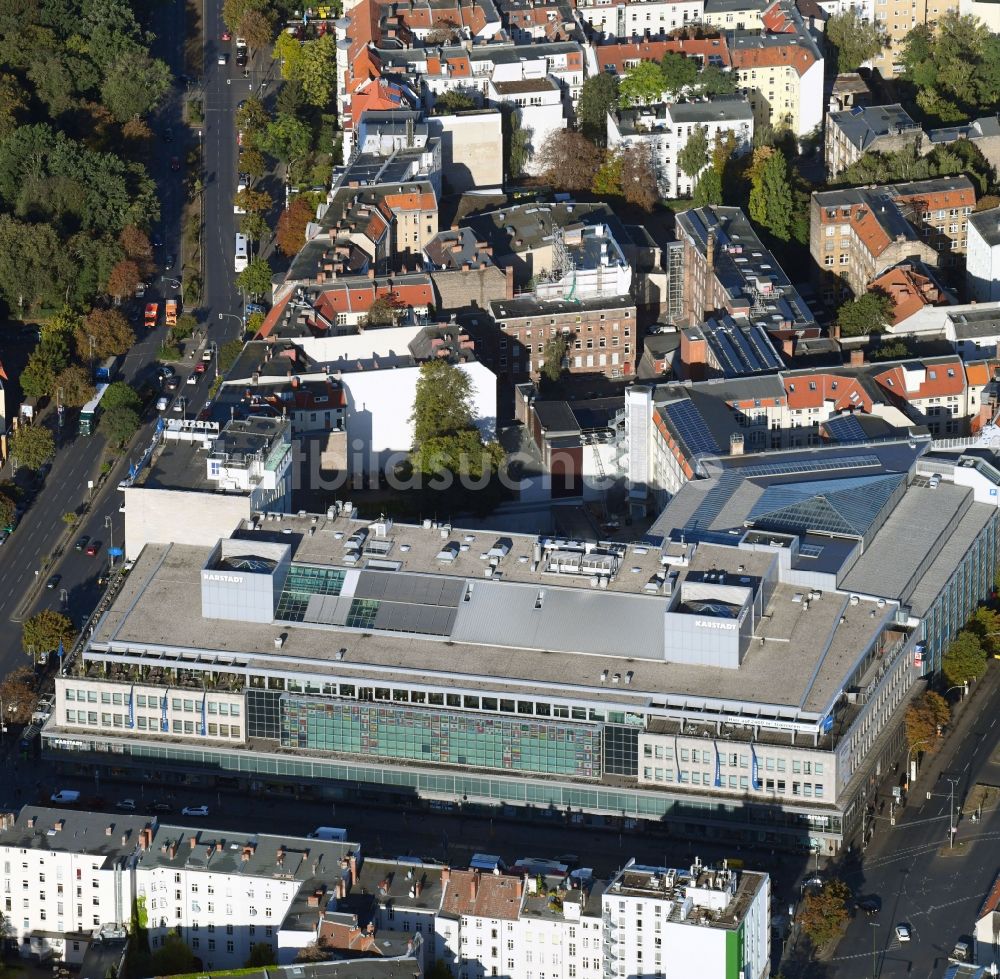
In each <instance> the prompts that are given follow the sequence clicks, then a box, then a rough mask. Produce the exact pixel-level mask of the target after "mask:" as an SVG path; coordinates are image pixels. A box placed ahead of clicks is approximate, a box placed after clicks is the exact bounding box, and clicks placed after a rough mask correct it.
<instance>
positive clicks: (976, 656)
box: [941, 629, 986, 687]
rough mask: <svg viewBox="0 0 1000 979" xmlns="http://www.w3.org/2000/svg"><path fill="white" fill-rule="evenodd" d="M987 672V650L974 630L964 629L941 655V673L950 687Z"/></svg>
mask: <svg viewBox="0 0 1000 979" xmlns="http://www.w3.org/2000/svg"><path fill="white" fill-rule="evenodd" d="M985 672H986V650H985V649H983V644H982V643H981V642H980V640H979V636H977V635H976V634H975V633H974V632H971V631H969V630H967V629H963V630H962V631H961V632H960V633H959V634H958V635H957V636H955V638H954V639H952V641H951V642H950V643H949V644H948V648H947V649H946V650H945V652H944V655H943V656H942V657H941V674H942V675H943V676H944V680H945V683H947V684H948V686H949V687H956V686H961V685H962V684H964V683H966V682H967V681H968V680H978V679H979V677H981V676H982V675H983V674H984V673H985Z"/></svg>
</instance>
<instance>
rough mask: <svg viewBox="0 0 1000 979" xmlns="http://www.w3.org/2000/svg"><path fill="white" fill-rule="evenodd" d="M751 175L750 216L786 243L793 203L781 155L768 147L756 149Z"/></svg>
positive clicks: (788, 235)
mask: <svg viewBox="0 0 1000 979" xmlns="http://www.w3.org/2000/svg"><path fill="white" fill-rule="evenodd" d="M750 174H751V179H750V217H751V218H752V219H753V220H754V221H755V222H756V223H757V224H759V225H761V227H764V228H766V229H767V230H768V231H770V232H771V234H772V235H774V237H775V238H777V239H778V240H779V241H788V239H789V238H790V237H791V225H792V208H793V200H792V187H791V184H790V183H789V180H788V162H787V161H786V160H785V156H784V154H783V153H781V152H780V151H779V150H775V149H771V148H770V147H762V148H761V149H758V150H757V151H756V152H755V153H754V156H753V163H752V164H751V167H750Z"/></svg>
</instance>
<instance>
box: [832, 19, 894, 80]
mask: <svg viewBox="0 0 1000 979" xmlns="http://www.w3.org/2000/svg"><path fill="white" fill-rule="evenodd" d="M824 33H825V34H826V39H827V41H828V42H829V43H830V45H831V47H832V48H833V50H834V57H835V58H836V63H837V71H841V72H843V71H857V69H858V68H859V67H860V66H861V65H863V64H864V63H865V62H866V61H871V59H872V58H874V57H875V56H876V55H877V54H879V52H880V51H881V50H882V48H883V47H885V44H886V34H885V31H883V29H882V28H881V27H880V26H879V24H878V23H877V22H876V21H872V20H869V19H867V18H865V17H862V16H861V14H860V13H858V12H857V11H856V10H855V9H854V8H853V7H852V8H851V9H850V10H843V11H841V12H840V13H836V14H833V15H832V16H831V17H830V19H829V20H828V21H827V22H826V30H825V31H824Z"/></svg>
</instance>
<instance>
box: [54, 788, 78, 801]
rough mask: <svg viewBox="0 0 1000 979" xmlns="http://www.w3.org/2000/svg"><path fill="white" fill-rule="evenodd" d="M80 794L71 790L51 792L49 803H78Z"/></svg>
mask: <svg viewBox="0 0 1000 979" xmlns="http://www.w3.org/2000/svg"><path fill="white" fill-rule="evenodd" d="M79 801H80V793H79V792H76V791H74V790H73V789H60V790H59V791H58V792H53V793H52V795H51V796H49V802H58V803H62V804H65V803H67V802H79Z"/></svg>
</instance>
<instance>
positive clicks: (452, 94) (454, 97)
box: [434, 88, 477, 116]
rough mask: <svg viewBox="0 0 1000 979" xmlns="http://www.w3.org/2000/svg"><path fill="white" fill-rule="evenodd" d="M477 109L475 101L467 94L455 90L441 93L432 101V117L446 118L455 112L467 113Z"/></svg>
mask: <svg viewBox="0 0 1000 979" xmlns="http://www.w3.org/2000/svg"><path fill="white" fill-rule="evenodd" d="M475 108H477V103H476V100H475V99H474V98H473V97H472V96H471V95H469V93H468V92H462V91H460V90H459V89H457V88H452V89H449V90H448V91H447V92H442V93H441V94H440V95H439V96H438V97H437V98H436V99H435V100H434V115H436V116H447V115H452V114H453V113H455V112H468V111H469V110H470V109H475Z"/></svg>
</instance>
